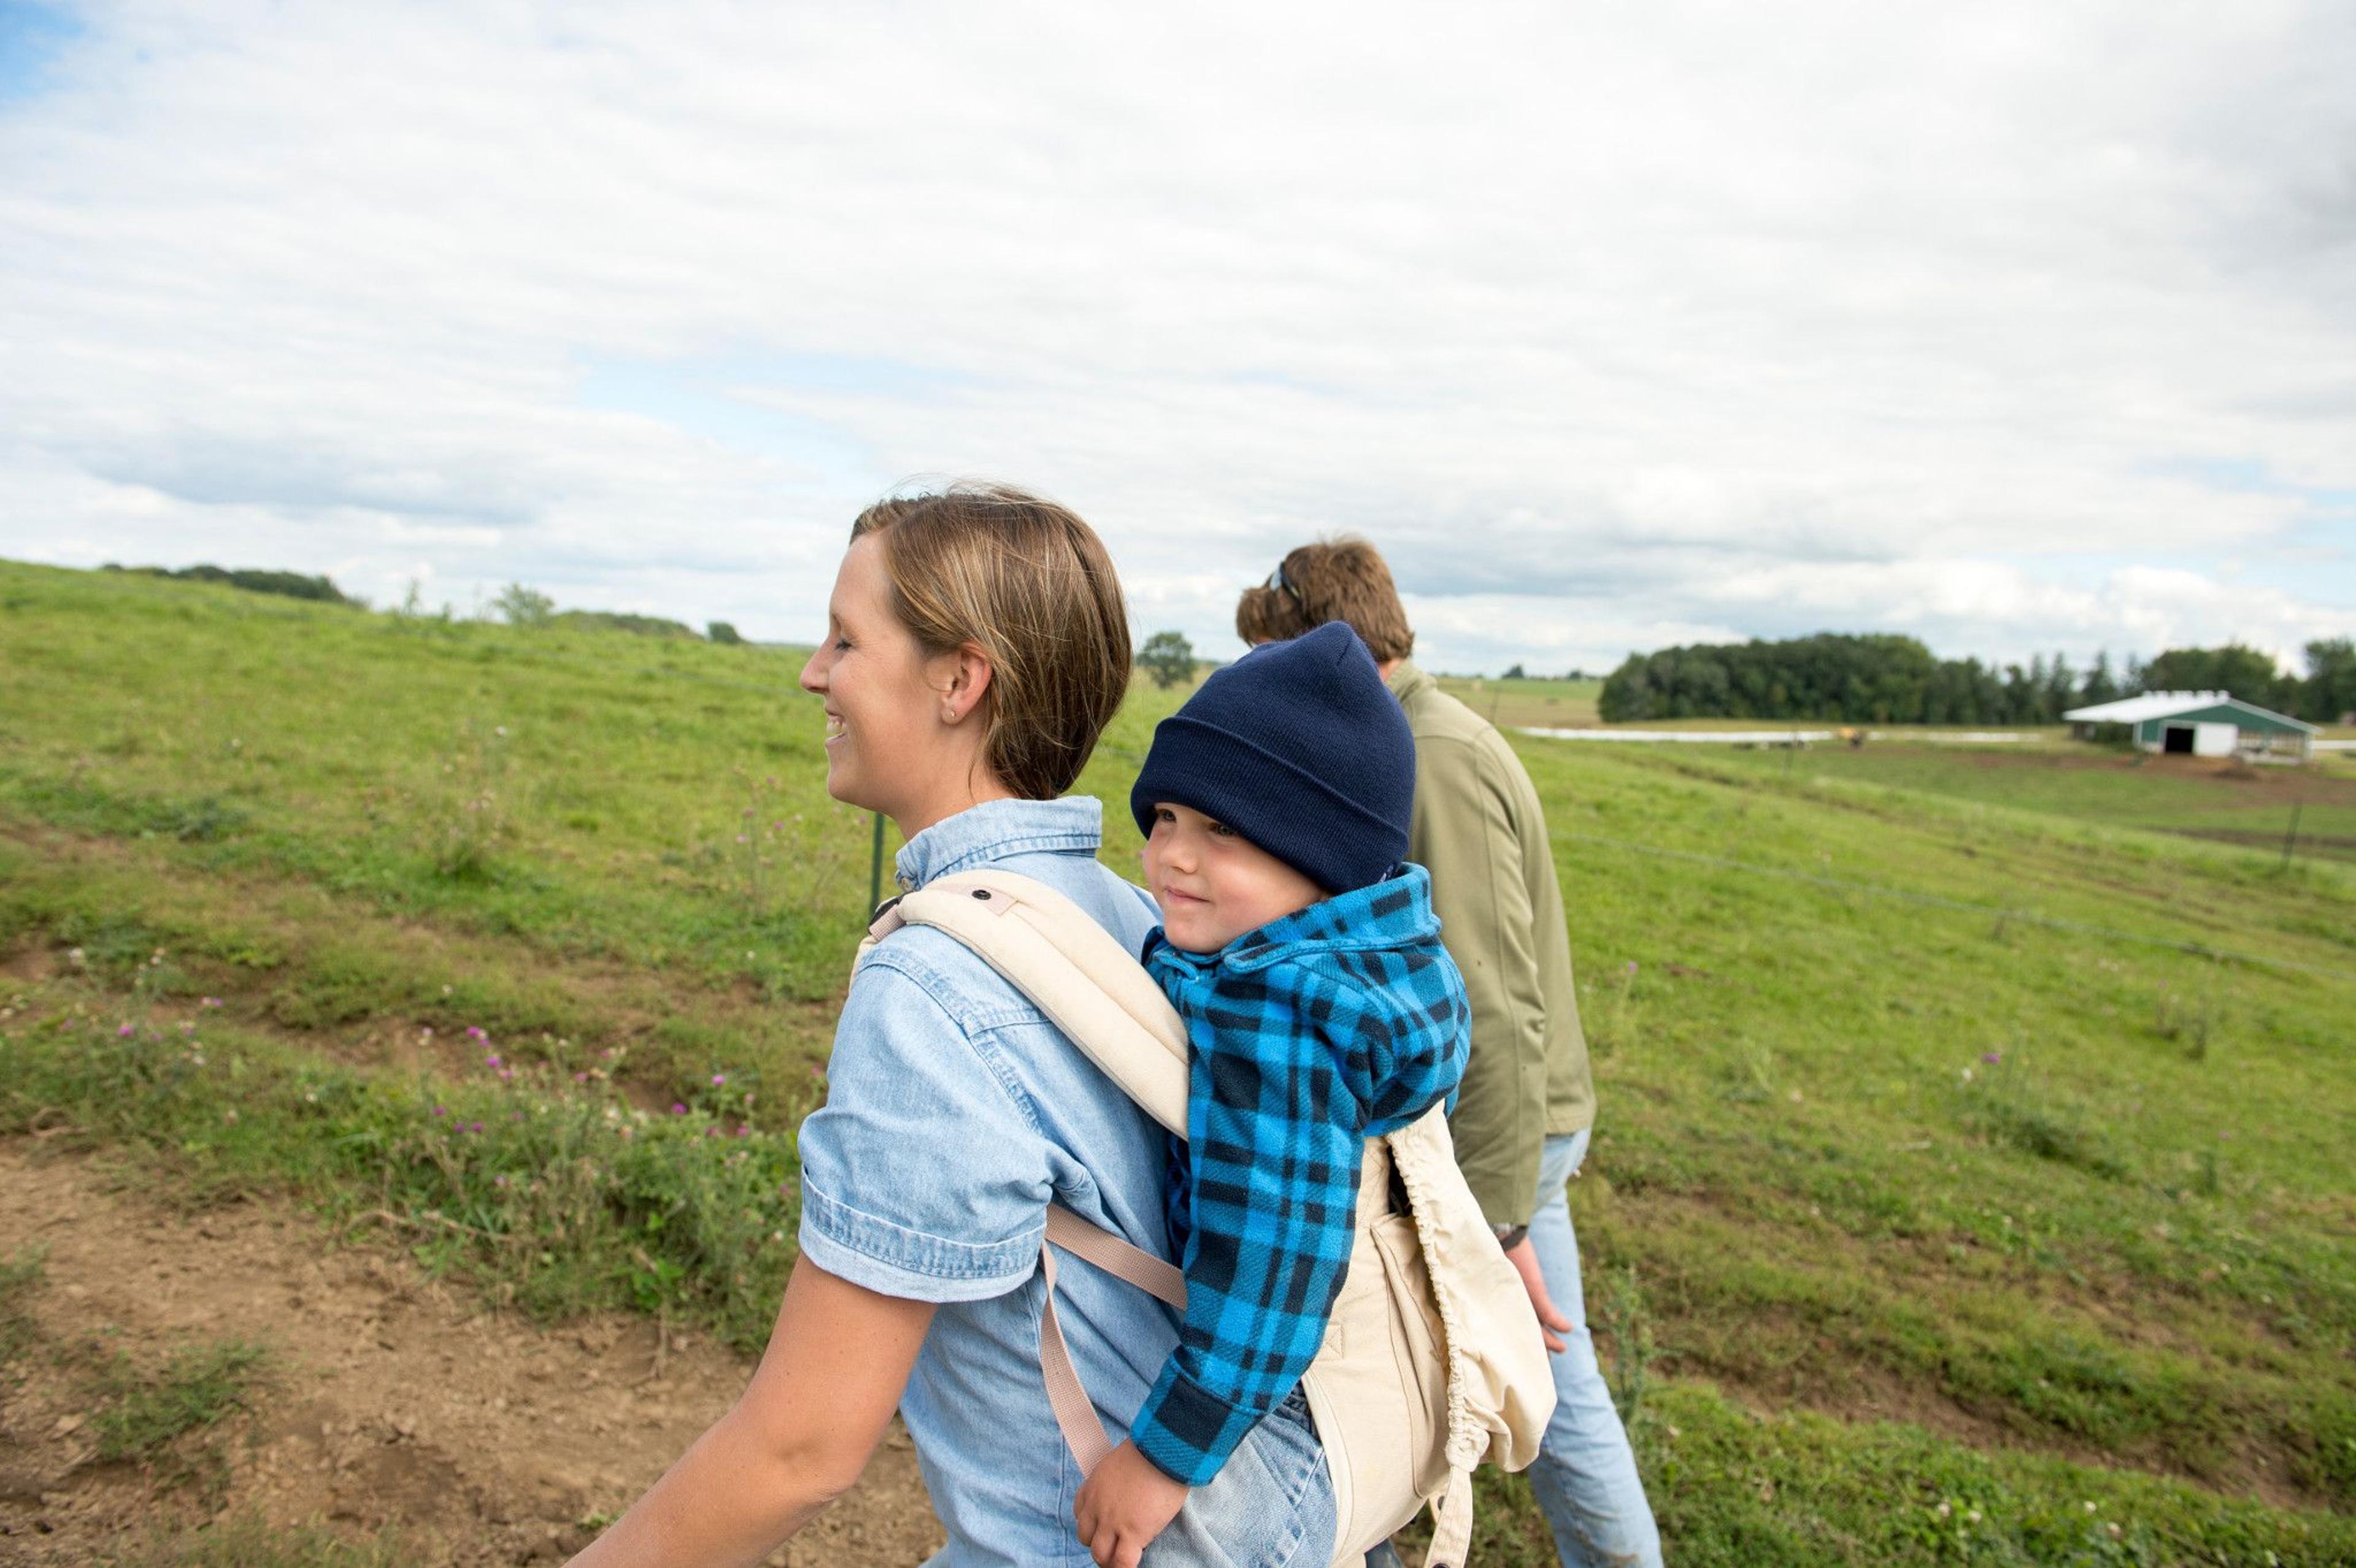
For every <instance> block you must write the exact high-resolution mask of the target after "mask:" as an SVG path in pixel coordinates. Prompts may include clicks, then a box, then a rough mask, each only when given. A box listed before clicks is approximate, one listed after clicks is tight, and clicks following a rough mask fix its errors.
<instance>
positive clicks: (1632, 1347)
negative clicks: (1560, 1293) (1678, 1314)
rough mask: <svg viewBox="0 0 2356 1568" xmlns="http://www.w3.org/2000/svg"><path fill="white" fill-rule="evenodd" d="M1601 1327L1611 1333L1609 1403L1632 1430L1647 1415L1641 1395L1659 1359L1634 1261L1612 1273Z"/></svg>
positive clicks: (1642, 1288) (1648, 1386)
mask: <svg viewBox="0 0 2356 1568" xmlns="http://www.w3.org/2000/svg"><path fill="white" fill-rule="evenodd" d="M1603 1327H1604V1329H1605V1331H1606V1332H1607V1333H1609V1334H1610V1335H1611V1336H1612V1405H1613V1407H1614V1408H1616V1409H1617V1410H1618V1411H1619V1412H1620V1421H1621V1424H1622V1425H1624V1426H1626V1427H1627V1428H1628V1429H1629V1430H1630V1431H1632V1432H1633V1431H1634V1430H1635V1429H1636V1428H1637V1427H1638V1426H1639V1425H1640V1424H1642V1423H1643V1422H1644V1421H1645V1420H1646V1419H1648V1418H1649V1413H1648V1412H1647V1411H1646V1410H1645V1408H1644V1396H1645V1393H1646V1392H1647V1391H1649V1390H1650V1388H1651V1387H1652V1381H1653V1363H1654V1362H1655V1360H1658V1359H1659V1352H1658V1350H1657V1349H1655V1347H1654V1344H1653V1319H1652V1312H1651V1309H1650V1308H1649V1307H1646V1306H1645V1304H1644V1286H1642V1285H1639V1284H1637V1282H1636V1265H1635V1264H1633V1263H1632V1264H1623V1265H1622V1266H1621V1267H1620V1268H1618V1269H1616V1270H1614V1271H1613V1273H1612V1287H1611V1292H1610V1294H1609V1295H1607V1296H1605V1297H1604V1298H1603Z"/></svg>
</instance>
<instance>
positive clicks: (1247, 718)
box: [1129, 621, 1415, 893]
mask: <svg viewBox="0 0 2356 1568" xmlns="http://www.w3.org/2000/svg"><path fill="white" fill-rule="evenodd" d="M1163 801H1167V802H1170V803H1171V804H1173V805H1185V806H1192V807H1193V808H1194V810H1196V811H1199V812H1201V813H1202V814H1203V815H1204V816H1208V817H1213V818H1215V819H1216V820H1218V821H1220V822H1223V823H1225V824H1226V825H1227V826H1228V827H1232V828H1234V829H1235V830H1236V831H1237V833H1240V834H1242V835H1243V836H1244V837H1246V838H1248V839H1249V840H1250V841H1251V842H1252V843H1254V844H1257V845H1258V846H1259V847H1260V848H1263V849H1265V850H1267V851H1268V852H1269V854H1271V855H1273V856H1275V857H1276V858H1277V859H1280V860H1281V861H1283V862H1284V863H1285V864H1286V865H1288V866H1290V867H1291V868H1292V869H1295V870H1297V871H1299V872H1300V873H1301V875H1303V876H1305V877H1307V878H1308V879H1309V880H1311V881H1312V882H1315V883H1316V884H1317V885H1318V886H1319V887H1321V888H1323V889H1324V890H1325V891H1326V892H1328V893H1346V892H1348V891H1351V890H1353V889H1355V888H1363V887H1365V886H1366V885H1367V884H1369V883H1372V882H1378V881H1381V880H1383V879H1384V878H1385V877H1387V876H1388V875H1389V874H1390V871H1391V868H1393V867H1394V866H1397V865H1398V863H1399V862H1400V861H1401V860H1404V859H1407V830H1408V814H1409V812H1410V811H1411V810H1412V808H1413V807H1414V805H1415V737H1414V735H1413V733H1412V732H1410V731H1408V724H1407V714H1406V713H1405V712H1404V711H1403V710H1401V709H1400V708H1399V705H1398V699H1396V698H1394V697H1392V696H1391V693H1390V688H1389V687H1387V686H1386V685H1385V684H1384V683H1383V672H1382V671H1381V670H1379V669H1377V668H1376V667H1375V656H1374V655H1372V654H1370V653H1368V652H1367V651H1366V645H1365V643H1363V642H1361V641H1359V640H1358V634H1357V633H1356V632H1355V631H1353V630H1351V628H1350V627H1349V626H1348V625H1346V624H1344V623H1342V622H1340V621H1329V622H1327V623H1326V624H1324V625H1322V626H1320V627H1318V628H1317V629H1316V630H1315V631H1313V632H1311V633H1309V634H1308V635H1305V636H1299V637H1295V638H1293V639H1292V640H1291V641H1290V642H1285V643H1263V644H1262V645H1259V646H1258V647H1257V648H1254V649H1253V650H1252V651H1251V652H1249V653H1248V654H1246V655H1245V656H1243V657H1241V658H1239V659H1237V661H1236V662H1235V663H1233V664H1231V665H1229V666H1227V667H1226V668H1224V669H1219V670H1214V671H1213V672H1212V673H1211V676H1210V678H1209V679H1207V680H1205V681H1204V682H1203V684H1202V686H1201V687H1200V688H1198V689H1197V690H1196V691H1195V693H1194V696H1192V697H1190V698H1188V699H1186V706H1184V707H1183V708H1181V709H1179V710H1178V711H1177V712H1176V713H1173V714H1172V715H1171V716H1170V717H1169V718H1167V719H1164V720H1162V722H1161V723H1160V724H1159V725H1158V726H1156V727H1155V729H1154V731H1153V749H1152V750H1151V751H1150V752H1147V753H1146V757H1145V770H1144V771H1143V772H1142V773H1139V774H1138V775H1137V784H1136V785H1135V786H1134V787H1133V788H1131V789H1130V792H1129V809H1130V813H1131V815H1133V816H1135V817H1136V818H1137V826H1138V830H1139V831H1140V832H1142V833H1144V834H1146V835H1147V836H1148V837H1151V835H1152V832H1153V808H1154V806H1155V805H1157V804H1159V803H1161V802H1163Z"/></svg>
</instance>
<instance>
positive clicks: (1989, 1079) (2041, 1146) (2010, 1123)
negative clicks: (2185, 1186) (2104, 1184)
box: [1960, 1051, 2127, 1181]
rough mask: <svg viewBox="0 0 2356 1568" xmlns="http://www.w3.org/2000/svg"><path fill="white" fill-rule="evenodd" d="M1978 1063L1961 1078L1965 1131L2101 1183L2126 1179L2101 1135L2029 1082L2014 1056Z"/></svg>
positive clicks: (1993, 1055) (1994, 1054)
mask: <svg viewBox="0 0 2356 1568" xmlns="http://www.w3.org/2000/svg"><path fill="white" fill-rule="evenodd" d="M1980 1060H1981V1063H1982V1066H1981V1067H1980V1068H1970V1067H1966V1068H1965V1069H1964V1070H1963V1072H1962V1075H1961V1080H1960V1082H1961V1085H1962V1106H1961V1116H1962V1120H1963V1123H1964V1125H1965V1126H1966V1127H1969V1128H1970V1129H1971V1130H1972V1131H1974V1132H1976V1133H1977V1134H1979V1135H1980V1136H1982V1137H1984V1138H1986V1139H1987V1141H1988V1142H1990V1143H1993V1144H1998V1145H2001V1146H2003V1147H2007V1148H2011V1149H2015V1150H2018V1151H2019V1152H2020V1153H2022V1154H2025V1155H2029V1156H2030V1157H2033V1158H2037V1159H2044V1160H2051V1161H2052V1162H2053V1163H2055V1164H2056V1165H2066V1166H2070V1167H2072V1168H2076V1169H2079V1170H2083V1171H2085V1172H2086V1173H2087V1174H2088V1175H2090V1176H2099V1177H2101V1178H2103V1179H2104V1180H2106V1181H2117V1180H2121V1179H2124V1178H2125V1177H2126V1174H2127V1170H2126V1166H2125V1165H2124V1164H2123V1163H2122V1162H2121V1161H2120V1160H2119V1158H2118V1157H2117V1156H2116V1155H2115V1154H2113V1153H2112V1152H2111V1149H2110V1146H2109V1143H2108V1141H2107V1140H2106V1139H2105V1138H2104V1136H2103V1135H2102V1134H2101V1133H2100V1132H2099V1131H2097V1130H2096V1129H2095V1128H2094V1127H2092V1126H2089V1125H2087V1124H2086V1122H2085V1120H2084V1119H2083V1116H2082V1115H2080V1113H2079V1112H2078V1110H2077V1108H2076V1107H2075V1106H2073V1105H2072V1104H2069V1103H2068V1102H2067V1101H2065V1100H2063V1099H2062V1098H2061V1096H2060V1095H2059V1094H2056V1093H2053V1092H2051V1090H2048V1089H2046V1088H2044V1087H2042V1086H2041V1085H2040V1084H2038V1083H2034V1082H2032V1080H2031V1079H2030V1077H2029V1073H2028V1072H2027V1070H2026V1069H2025V1068H2023V1067H2021V1066H2020V1065H2019V1059H2018V1057H2017V1056H2009V1055H2008V1054H2007V1053H2005V1052H2003V1051H1989V1052H1988V1053H1987V1055H1985V1056H1983V1057H1982V1058H1981V1059H1980Z"/></svg>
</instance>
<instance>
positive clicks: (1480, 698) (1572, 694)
mask: <svg viewBox="0 0 2356 1568" xmlns="http://www.w3.org/2000/svg"><path fill="white" fill-rule="evenodd" d="M1437 679H1438V680H1439V683H1440V689H1441V690H1442V691H1445V692H1447V693H1448V694H1449V695H1450V696H1451V697H1453V698H1455V699H1457V700H1458V701H1459V702H1462V703H1463V704H1464V705H1465V706H1466V707H1468V708H1471V709H1473V711H1475V712H1477V713H1479V714H1480V715H1481V716H1482V717H1483V718H1484V719H1486V720H1489V722H1491V723H1492V724H1500V725H1504V726H1505V727H1507V728H1509V729H1517V730H1518V729H1564V730H1569V729H1577V728H1580V727H1581V726H1584V725H1589V724H1598V723H1601V722H1602V720H1601V719H1599V718H1598V717H1597V716H1596V712H1595V700H1596V699H1597V698H1598V697H1600V696H1601V695H1602V693H1603V683H1602V682H1601V681H1600V680H1543V679H1541V680H1490V679H1483V678H1481V677H1476V676H1462V675H1443V676H1440V677H1437Z"/></svg>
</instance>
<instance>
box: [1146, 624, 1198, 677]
mask: <svg viewBox="0 0 2356 1568" xmlns="http://www.w3.org/2000/svg"><path fill="white" fill-rule="evenodd" d="M1137 664H1138V667H1139V668H1141V669H1142V670H1144V671H1145V673H1146V674H1148V675H1150V676H1151V677H1153V684H1154V685H1156V686H1158V687H1161V688H1162V689H1164V690H1167V689H1169V688H1171V687H1173V686H1176V685H1178V684H1179V683H1180V682H1182V681H1189V680H1193V679H1194V644H1192V643H1190V642H1188V641H1187V640H1186V634H1185V633H1183V632H1156V633H1154V634H1153V635H1151V636H1150V637H1148V638H1146V639H1145V645H1144V646H1143V647H1141V648H1140V649H1138V650H1137Z"/></svg>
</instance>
